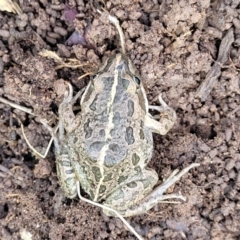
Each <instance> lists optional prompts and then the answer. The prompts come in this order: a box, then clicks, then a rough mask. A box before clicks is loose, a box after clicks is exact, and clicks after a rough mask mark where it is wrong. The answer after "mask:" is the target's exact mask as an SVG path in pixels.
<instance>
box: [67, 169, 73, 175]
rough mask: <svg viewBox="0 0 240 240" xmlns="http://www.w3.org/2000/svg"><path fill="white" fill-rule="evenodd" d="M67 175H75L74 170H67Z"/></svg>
mask: <svg viewBox="0 0 240 240" xmlns="http://www.w3.org/2000/svg"><path fill="white" fill-rule="evenodd" d="M65 173H66V174H72V173H73V170H72V169H69V170H66V171H65Z"/></svg>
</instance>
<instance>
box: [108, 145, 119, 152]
mask: <svg viewBox="0 0 240 240" xmlns="http://www.w3.org/2000/svg"><path fill="white" fill-rule="evenodd" d="M109 149H111V150H112V151H113V152H115V153H118V152H120V150H121V149H120V147H119V146H118V144H116V143H113V144H110V145H109Z"/></svg>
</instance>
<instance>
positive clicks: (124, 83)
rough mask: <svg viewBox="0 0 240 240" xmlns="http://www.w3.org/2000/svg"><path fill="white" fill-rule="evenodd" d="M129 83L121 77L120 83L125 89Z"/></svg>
mask: <svg viewBox="0 0 240 240" xmlns="http://www.w3.org/2000/svg"><path fill="white" fill-rule="evenodd" d="M129 84H130V82H129V81H128V80H126V79H122V85H123V88H124V89H125V90H127V89H128V86H129Z"/></svg>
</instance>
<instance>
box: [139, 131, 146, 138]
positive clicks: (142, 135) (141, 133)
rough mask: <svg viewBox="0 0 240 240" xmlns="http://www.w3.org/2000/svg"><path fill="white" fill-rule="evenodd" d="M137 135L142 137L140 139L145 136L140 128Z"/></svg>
mask: <svg viewBox="0 0 240 240" xmlns="http://www.w3.org/2000/svg"><path fill="white" fill-rule="evenodd" d="M139 136H140V139H142V140H143V139H144V138H145V136H144V132H143V130H142V129H140V131H139Z"/></svg>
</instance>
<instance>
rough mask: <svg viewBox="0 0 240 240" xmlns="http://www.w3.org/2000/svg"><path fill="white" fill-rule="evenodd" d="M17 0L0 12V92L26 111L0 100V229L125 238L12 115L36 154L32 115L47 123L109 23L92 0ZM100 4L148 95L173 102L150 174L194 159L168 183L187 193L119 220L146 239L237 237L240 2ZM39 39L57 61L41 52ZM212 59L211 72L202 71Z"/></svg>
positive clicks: (31, 234)
mask: <svg viewBox="0 0 240 240" xmlns="http://www.w3.org/2000/svg"><path fill="white" fill-rule="evenodd" d="M18 4H19V6H20V7H21V9H22V12H23V13H22V14H20V15H16V14H14V13H10V12H5V11H1V12H0V96H2V97H4V98H6V99H8V100H11V101H13V102H15V103H17V104H20V105H21V106H25V107H28V108H31V109H33V113H34V114H35V115H31V114H27V113H24V112H22V111H20V110H16V109H14V108H12V107H10V106H8V105H6V104H3V103H0V191H1V193H0V239H23V240H26V239H34V240H38V239H51V240H53V239H54V240H60V239H73V240H75V239H99V240H100V239H128V240H130V239H135V237H134V236H133V235H132V233H131V232H129V231H128V230H127V229H126V227H125V226H124V225H123V223H122V222H121V220H120V219H118V218H113V217H107V216H106V215H104V214H103V213H102V211H101V210H100V209H99V208H98V207H95V206H92V205H89V204H88V203H85V202H83V201H80V200H79V199H77V198H76V199H73V200H70V199H67V198H65V197H64V195H63V192H62V191H61V189H60V187H59V184H58V179H57V175H56V166H55V157H54V152H53V148H51V149H50V151H49V153H48V155H47V157H46V158H45V159H43V158H40V157H39V156H38V155H37V154H36V153H34V152H33V151H32V150H31V149H30V148H29V147H28V145H27V144H26V141H25V139H24V136H23V134H22V131H21V127H20V123H22V124H23V126H24V131H25V134H26V137H27V138H28V140H29V142H30V143H31V144H32V146H33V147H34V148H35V149H36V150H37V151H39V152H41V153H44V151H45V149H46V148H47V145H48V142H49V140H50V135H49V133H48V131H47V130H46V129H45V128H44V127H43V126H42V125H41V123H40V122H39V119H40V118H46V119H47V120H48V121H49V124H50V125H52V126H54V125H56V124H57V109H58V106H59V103H60V102H61V101H62V99H63V95H64V92H65V90H66V89H67V84H66V82H70V83H71V84H72V85H73V86H74V91H75V92H77V91H78V90H79V89H82V88H83V87H84V86H86V84H87V83H88V81H89V79H90V78H89V74H92V73H93V72H94V71H95V70H96V69H97V67H98V66H99V65H100V63H101V62H102V61H103V60H104V59H105V58H106V57H108V56H109V55H111V54H113V53H114V52H117V51H119V49H120V44H119V36H118V33H117V31H116V29H115V27H114V26H113V25H111V24H110V23H109V22H107V21H106V20H105V19H102V17H101V16H100V15H99V14H98V13H97V12H96V9H95V8H94V6H95V5H94V6H93V8H92V7H91V5H90V1H84V0H76V1H74V0H72V1H69V2H63V1H58V0H52V1H46V0H40V1H34V0H32V1H22V0H19V2H18ZM99 4H101V5H102V6H103V7H104V8H105V9H106V10H107V11H109V12H110V13H111V14H112V15H115V16H116V17H117V18H118V19H119V21H120V25H121V26H122V28H123V31H124V35H125V39H126V50H127V55H128V56H129V57H130V59H131V60H132V61H133V63H134V64H135V65H136V67H137V68H138V70H139V72H140V74H141V76H142V81H143V84H144V86H145V89H146V91H147V94H148V100H149V103H150V104H152V105H155V104H158V101H157V96H158V94H159V93H162V97H163V99H164V100H165V101H166V102H167V103H168V104H169V105H170V106H171V107H173V108H174V109H175V110H176V112H177V116H178V118H177V122H176V124H175V125H174V128H173V129H172V130H171V131H170V132H169V133H168V134H167V135H166V136H159V135H154V154H153V158H152V160H151V162H150V164H149V167H151V168H153V169H155V170H156V171H157V173H158V174H159V179H160V180H159V183H161V182H162V181H163V180H164V179H165V178H166V177H168V176H169V175H170V174H171V172H172V171H173V170H174V169H176V168H178V169H183V168H184V167H186V166H188V165H189V164H191V163H193V162H198V163H200V164H201V166H200V167H198V168H194V169H192V170H191V171H190V172H189V173H188V174H186V175H185V176H183V177H182V178H181V180H180V181H178V182H177V183H176V184H175V186H174V187H172V188H171V189H169V190H168V193H178V192H181V193H182V194H183V195H184V196H186V197H187V201H186V202H182V203H180V204H170V203H160V204H158V205H157V206H156V207H154V208H153V209H152V210H150V211H149V212H148V213H147V214H144V215H140V216H135V217H131V218H127V220H128V221H129V223H130V224H131V225H132V226H133V227H134V228H135V229H136V231H137V232H138V233H139V234H140V235H142V236H143V237H144V238H145V239H151V240H155V239H239V238H240V149H239V143H240V121H239V117H240V104H239V102H240V89H239V86H240V81H239V69H240V57H239V56H240V53H239V51H240V49H239V47H240V18H239V14H240V1H239V0H232V1H228V0H225V1H223V0H220V1H216V0H212V1H210V0H200V1H195V0H190V1H186V0H180V1H176V0H168V1H164V0H163V1H157V0H132V1H128V0H122V1H116V0H114V1H106V2H104V1H100V2H99ZM228 33H230V34H232V36H233V39H232V44H229V49H226V52H227V59H226V60H225V61H224V62H219V61H217V59H218V56H219V55H221V50H220V49H221V48H220V46H221V43H222V42H223V39H224V37H225V36H226V35H227V34H228ZM228 42H229V41H228ZM46 49H47V50H50V51H53V52H55V53H56V54H57V55H58V56H59V57H60V58H61V61H60V62H59V61H57V60H56V58H54V57H52V56H48V57H46V56H43V55H41V54H40V53H41V52H42V51H43V50H46ZM215 63H217V64H215ZM214 64H215V65H214ZM216 66H218V69H219V71H218V75H217V77H216V79H214V77H215V75H213V76H212V77H211V76H210V77H209V73H210V72H211V71H213V72H214V70H215V68H216ZM219 66H220V67H219ZM84 74H86V77H83V78H81V79H79V77H81V76H83V75H84ZM209 79H210V81H211V83H212V86H211V88H210V86H209V85H206V89H208V90H209V89H210V91H209V94H206V95H205V96H204V97H203V96H200V95H199V88H200V86H201V85H202V84H205V83H206V81H207V80H209ZM83 194H84V193H83ZM84 196H85V197H88V196H87V195H86V194H85V195H84Z"/></svg>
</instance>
